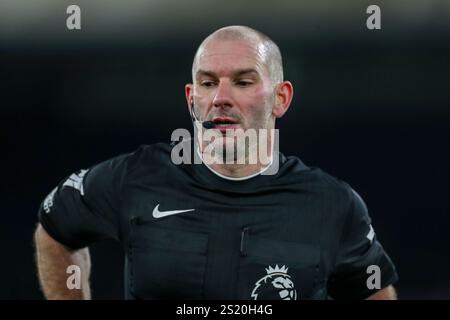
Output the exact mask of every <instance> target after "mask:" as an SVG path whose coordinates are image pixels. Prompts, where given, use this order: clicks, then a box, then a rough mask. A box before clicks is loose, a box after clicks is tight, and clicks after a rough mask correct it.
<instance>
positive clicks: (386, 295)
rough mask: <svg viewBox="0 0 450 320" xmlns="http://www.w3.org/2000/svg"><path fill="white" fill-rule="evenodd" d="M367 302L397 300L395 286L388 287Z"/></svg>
mask: <svg viewBox="0 0 450 320" xmlns="http://www.w3.org/2000/svg"><path fill="white" fill-rule="evenodd" d="M367 300H397V293H396V292H395V289H394V287H393V286H387V287H386V288H383V289H381V290H379V291H377V292H376V293H374V294H373V295H371V296H370V297H368V298H367Z"/></svg>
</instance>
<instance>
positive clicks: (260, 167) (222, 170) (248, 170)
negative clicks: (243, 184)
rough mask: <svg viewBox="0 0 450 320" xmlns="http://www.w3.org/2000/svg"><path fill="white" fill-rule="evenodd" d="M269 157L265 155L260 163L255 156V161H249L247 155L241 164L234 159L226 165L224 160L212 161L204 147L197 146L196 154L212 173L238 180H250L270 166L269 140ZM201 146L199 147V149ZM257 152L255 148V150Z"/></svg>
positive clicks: (269, 142) (271, 149)
mask: <svg viewBox="0 0 450 320" xmlns="http://www.w3.org/2000/svg"><path fill="white" fill-rule="evenodd" d="M267 144H268V146H269V147H268V149H266V150H269V155H267V157H266V159H264V161H261V159H260V157H259V156H257V158H256V163H254V162H255V161H249V157H248V154H247V155H246V156H245V159H243V161H242V162H243V163H242V164H240V163H241V161H238V160H236V159H235V161H233V163H226V160H225V159H222V161H218V160H219V159H217V158H216V159H214V158H213V159H212V158H211V157H210V154H209V153H208V152H205V146H202V145H201V144H199V147H198V148H196V149H197V153H198V154H199V156H200V158H201V159H202V161H203V163H204V164H205V165H206V166H207V167H208V168H209V169H210V170H211V171H213V172H214V173H216V174H217V175H219V176H222V177H224V178H231V179H240V178H244V179H245V178H251V177H253V176H256V175H258V174H260V173H262V172H264V171H265V170H266V169H268V167H269V166H270V165H271V164H272V161H273V146H272V144H271V139H268V141H267ZM200 146H201V147H200ZM255 149H256V150H257V148H255Z"/></svg>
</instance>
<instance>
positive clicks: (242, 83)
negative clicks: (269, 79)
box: [236, 80, 253, 87]
mask: <svg viewBox="0 0 450 320" xmlns="http://www.w3.org/2000/svg"><path fill="white" fill-rule="evenodd" d="M236 84H237V85H238V86H239V87H248V86H250V85H252V84H253V81H250V80H238V81H236Z"/></svg>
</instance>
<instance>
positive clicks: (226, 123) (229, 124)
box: [212, 117, 240, 133]
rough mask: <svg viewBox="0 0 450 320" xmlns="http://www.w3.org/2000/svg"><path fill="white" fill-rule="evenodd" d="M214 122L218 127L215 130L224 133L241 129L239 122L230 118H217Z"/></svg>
mask: <svg viewBox="0 0 450 320" xmlns="http://www.w3.org/2000/svg"><path fill="white" fill-rule="evenodd" d="M212 121H213V122H214V124H215V125H216V126H215V128H216V129H218V130H220V131H221V132H222V133H226V130H235V129H238V128H239V127H240V126H239V122H238V120H236V119H234V118H230V117H216V118H213V120H212Z"/></svg>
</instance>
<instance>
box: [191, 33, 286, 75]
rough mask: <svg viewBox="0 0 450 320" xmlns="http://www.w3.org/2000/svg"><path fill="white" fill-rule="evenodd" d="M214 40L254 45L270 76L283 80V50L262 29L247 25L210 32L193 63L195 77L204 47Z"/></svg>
mask: <svg viewBox="0 0 450 320" xmlns="http://www.w3.org/2000/svg"><path fill="white" fill-rule="evenodd" d="M212 41H244V42H248V43H249V44H252V45H254V46H255V47H256V48H257V49H258V50H259V51H260V52H261V55H262V57H263V59H264V61H263V62H264V64H265V66H266V68H267V71H268V73H269V76H270V78H271V80H272V81H273V83H274V84H276V83H279V82H282V81H283V63H282V59H281V52H280V49H279V48H278V46H277V45H276V43H275V42H273V41H272V39H270V38H269V37H268V36H266V35H265V34H263V33H262V32H260V31H257V30H254V29H252V28H249V27H246V26H229V27H224V28H221V29H218V30H216V31H214V32H213V33H212V34H210V35H209V36H208V37H207V38H206V39H205V40H203V42H202V43H201V44H200V46H199V48H198V49H197V52H196V54H195V57H194V62H193V64H192V75H193V78H194V75H195V71H196V69H197V61H198V58H199V56H200V55H201V54H202V52H203V50H204V48H205V47H206V46H207V45H208V44H209V43H211V42H212Z"/></svg>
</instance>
